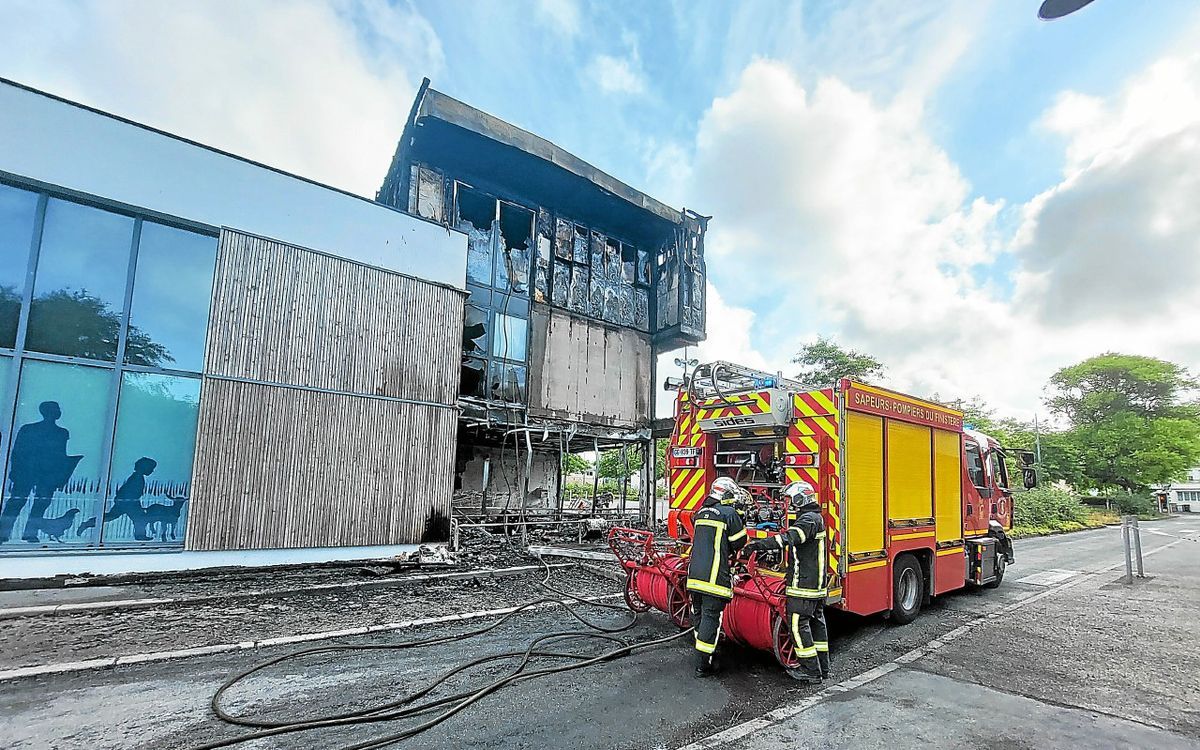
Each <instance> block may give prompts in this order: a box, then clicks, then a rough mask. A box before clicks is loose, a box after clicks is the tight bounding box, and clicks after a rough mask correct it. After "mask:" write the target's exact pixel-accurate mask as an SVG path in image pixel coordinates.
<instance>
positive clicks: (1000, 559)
mask: <svg viewBox="0 0 1200 750" xmlns="http://www.w3.org/2000/svg"><path fill="white" fill-rule="evenodd" d="M1007 565H1008V560H1007V558H1005V557H1004V553H1003V552H997V553H996V577H995V578H993V579H992V580H991V581H990V582H988V583H985V584H983V587H984V588H987V589H994V588H996V587H997V586H999V585H1000V582H1001V581H1003V580H1004V568H1005V566H1007Z"/></svg>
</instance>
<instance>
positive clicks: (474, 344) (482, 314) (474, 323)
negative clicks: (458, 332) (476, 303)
mask: <svg viewBox="0 0 1200 750" xmlns="http://www.w3.org/2000/svg"><path fill="white" fill-rule="evenodd" d="M464 318H465V320H464V321H463V356H467V355H469V354H478V355H482V356H487V351H488V350H487V345H488V344H487V342H488V324H487V322H488V314H487V310H480V309H479V308H477V307H472V306H470V305H467V307H466V309H465V311H464Z"/></svg>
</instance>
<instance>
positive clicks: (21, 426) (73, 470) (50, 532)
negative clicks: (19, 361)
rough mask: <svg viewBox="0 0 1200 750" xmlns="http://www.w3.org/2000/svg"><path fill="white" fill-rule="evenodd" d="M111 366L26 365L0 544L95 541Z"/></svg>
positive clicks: (0, 524) (1, 514)
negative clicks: (88, 522)
mask: <svg viewBox="0 0 1200 750" xmlns="http://www.w3.org/2000/svg"><path fill="white" fill-rule="evenodd" d="M111 380H112V371H111V370H105V369H100V368H95V367H82V366H79V365H67V364H58V363H52V362H36V361H27V362H25V364H24V366H23V368H22V371H21V380H20V387H19V388H18V391H17V409H16V415H15V419H14V424H15V425H16V426H17V431H16V434H15V435H14V437H13V441H12V446H11V448H10V450H9V464H8V476H7V485H6V487H5V495H4V508H3V511H2V512H0V541H11V538H16V537H17V534H19V538H20V539H21V540H22V541H24V542H26V543H29V542H41V543H43V544H45V543H50V544H76V543H83V542H88V541H90V540H91V539H92V538H93V537H94V534H95V531H94V529H90V528H84V527H83V522H84V520H85V519H88V518H92V517H94V516H95V515H96V510H97V509H98V508H99V506H100V503H99V499H100V496H101V491H102V484H103V476H102V473H101V472H102V460H101V459H102V456H101V451H102V448H103V444H104V433H105V425H106V423H107V422H108V419H107V417H108V404H109V394H110V383H111Z"/></svg>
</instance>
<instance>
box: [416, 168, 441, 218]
mask: <svg viewBox="0 0 1200 750" xmlns="http://www.w3.org/2000/svg"><path fill="white" fill-rule="evenodd" d="M417 215H418V216H422V217H424V218H426V219H429V220H430V221H436V222H437V223H439V224H441V223H442V222H444V221H445V220H446V213H445V187H444V183H443V180H442V175H441V174H440V173H439V172H435V171H433V170H432V169H429V168H428V167H421V168H420V170H419V172H418V174H417Z"/></svg>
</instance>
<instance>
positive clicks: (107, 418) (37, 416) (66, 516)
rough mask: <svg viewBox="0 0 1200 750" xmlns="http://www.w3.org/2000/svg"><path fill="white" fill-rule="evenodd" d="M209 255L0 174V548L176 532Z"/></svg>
mask: <svg viewBox="0 0 1200 750" xmlns="http://www.w3.org/2000/svg"><path fill="white" fill-rule="evenodd" d="M216 252H217V240H216V237H214V236H212V235H209V234H204V233H202V232H195V231H188V230H184V229H181V228H178V227H175V226H169V225H167V224H164V223H160V222H157V221H154V220H152V219H150V218H145V217H142V216H138V215H136V214H131V213H128V212H124V211H117V210H108V209H106V208H101V207H97V206H94V205H89V204H86V203H83V202H77V201H74V200H70V199H67V198H65V197H60V196H58V195H54V194H50V193H46V192H39V191H35V190H31V189H28V188H25V187H22V186H17V185H10V184H7V183H0V457H2V458H3V477H4V480H3V504H2V506H0V553H3V552H10V551H30V550H40V549H46V548H49V549H61V550H71V549H78V548H87V547H99V546H103V547H118V548H119V547H135V548H136V547H150V546H154V547H162V546H168V547H169V546H172V545H174V546H179V545H182V542H183V537H184V530H185V528H186V522H187V502H188V494H189V490H190V482H191V473H192V454H193V450H194V447H195V439H196V422H197V417H198V413H199V401H200V372H201V369H202V365H203V358H204V339H205V333H206V331H207V328H208V307H209V301H210V299H211V296H212V283H213V273H214V268H215V264H216Z"/></svg>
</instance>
